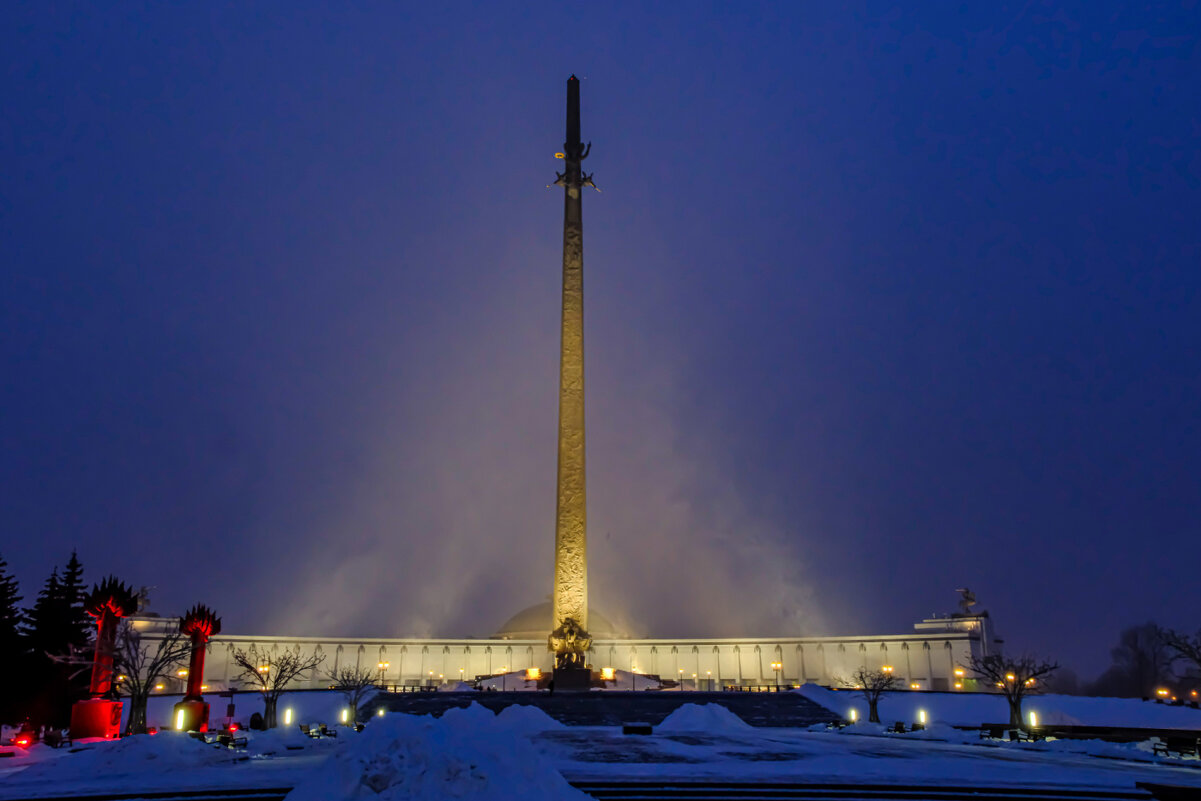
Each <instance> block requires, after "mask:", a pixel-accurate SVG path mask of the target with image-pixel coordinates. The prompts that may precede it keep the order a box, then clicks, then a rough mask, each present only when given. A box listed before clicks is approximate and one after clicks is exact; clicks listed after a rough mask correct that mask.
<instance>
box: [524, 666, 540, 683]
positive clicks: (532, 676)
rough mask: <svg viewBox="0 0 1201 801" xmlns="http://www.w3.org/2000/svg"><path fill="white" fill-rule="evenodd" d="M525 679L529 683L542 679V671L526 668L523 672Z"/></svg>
mask: <svg viewBox="0 0 1201 801" xmlns="http://www.w3.org/2000/svg"><path fill="white" fill-rule="evenodd" d="M525 677H526V678H527V679H529V680H530V681H537V680H538V679H540V678H542V669H541V668H536V667H532V668H527V669H526V671H525Z"/></svg>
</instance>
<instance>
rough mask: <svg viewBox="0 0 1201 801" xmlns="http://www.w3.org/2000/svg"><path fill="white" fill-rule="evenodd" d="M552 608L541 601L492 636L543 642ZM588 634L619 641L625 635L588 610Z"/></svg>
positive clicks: (607, 621)
mask: <svg viewBox="0 0 1201 801" xmlns="http://www.w3.org/2000/svg"><path fill="white" fill-rule="evenodd" d="M553 618H554V607H553V606H552V604H551V602H550V601H543V602H542V603H540V604H534V605H533V606H531V607H527V608H526V609H522V610H521V611H520V612H518V613H517V614H515V615H513V617H511V618H509V619H508V620H506V621H505V623H504V625H502V626H501V627H500V628H499V629H498V630H497V632H496V634H494V635H493V636H494V637H496V638H497V639H500V640H545V639H546V638H547V636H548V635H549V634H550V632H551V628H552V627H551V620H552V619H553ZM588 633H589V634H591V635H592V638H593V639H596V640H621V639H625V637H626V635H625V634H623V633H621V632H619V631H618V630H617V627H616V626H614V625H613V623H612V622H611V621H610V620H609V618H607V617H605V616H604V615H603V614H601V613H600V612H598V611H596V610H595V609H589V610H588Z"/></svg>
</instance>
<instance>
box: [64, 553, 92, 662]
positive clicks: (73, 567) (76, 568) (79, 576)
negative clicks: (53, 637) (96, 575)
mask: <svg viewBox="0 0 1201 801" xmlns="http://www.w3.org/2000/svg"><path fill="white" fill-rule="evenodd" d="M62 592H63V602H64V604H65V608H64V614H65V619H64V626H65V633H66V637H67V643H68V644H69V645H72V646H74V647H76V648H84V647H86V646H87V644H88V643H89V642H91V641H92V635H93V634H94V633H95V632H94V629H95V626H96V623H95V621H94V620H92V618H91V617H90V616H89V615H88V613H87V612H85V611H83V602H84V599H85V598H87V595H88V587H87V585H86V584H84V583H83V565H82V564H80V562H79V556H78V555H77V554H76V553H75V551H71V558H70V560H68V561H67V567H66V569H65V570H63V579H62Z"/></svg>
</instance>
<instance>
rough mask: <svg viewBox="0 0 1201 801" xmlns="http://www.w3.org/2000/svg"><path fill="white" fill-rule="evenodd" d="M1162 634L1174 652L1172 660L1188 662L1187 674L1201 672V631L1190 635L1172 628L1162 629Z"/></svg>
mask: <svg viewBox="0 0 1201 801" xmlns="http://www.w3.org/2000/svg"><path fill="white" fill-rule="evenodd" d="M1160 636H1161V637H1162V638H1163V641H1164V643H1165V644H1166V645H1167V646H1168V648H1169V649H1170V650H1171V652H1172V661H1174V662H1177V661H1178V662H1185V663H1187V664H1188V667H1187V668H1185V672H1186V674H1187V673H1190V672H1191V673H1193V674H1194V677H1195V676H1196V675H1197V674H1201V631H1199V632H1197V634H1196V635H1195V636H1192V637H1190V636H1188V635H1187V634H1181V633H1180V632H1177V631H1173V630H1172V629H1161V630H1160Z"/></svg>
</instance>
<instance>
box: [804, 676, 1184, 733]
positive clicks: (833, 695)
mask: <svg viewBox="0 0 1201 801" xmlns="http://www.w3.org/2000/svg"><path fill="white" fill-rule="evenodd" d="M797 692H800V693H801V694H802V695H804V696H805V697H806V698H808V699H810V700H811V701H816V702H817V703H819V704H821V705H822V706H824V707H825V708H826V709H829V710H830V711H832V712H835V713H837V714H840V715H843V716H844V717H849V716H850V710H852V709H854V710H855V712H856V714H857V715H858V718H859V720H867V701H865V700H864V698H863V693H861V692H859V691H857V690H830V689H827V688H825V687H819V686H818V685H816V684H806V685H805V686H804V687H802V688H801V689H800V690H798V691H797ZM922 711H924V712H925V713H926V720H927V721H928V722H942V723H947V724H950V725H952V726H979V725H980V724H982V723H1007V722H1008V721H1009V707H1008V705H1007V704H1006V703H1005V699H1004V697H1002V696H1000V695H996V694H994V693H934V692H907V691H902V692H895V693H889V694H887V695H885V696H884V697H883V698H881V699H880V720H881V721H883V722H884V723H887V724H891V723H894V722H896V721H902V722H904V723H906V724H907V725H908V724H912V723H916V722H918V721H919V720H920V718H919V714H920V712H922ZM1022 711H1023V714H1028V713H1030V712H1034V713H1035V714H1036V715H1037V719H1038V721H1039V722H1040V723H1043V724H1047V725H1052V724H1057V725H1070V726H1132V727H1137V728H1148V729H1192V730H1201V709H1192V708H1191V707H1187V706H1172V705H1170V704H1158V703H1155V702H1154V701H1141V700H1139V699H1137V698H1090V697H1086V696H1079V695H1032V696H1029V697H1028V698H1027V699H1026V700H1025V702H1024V703H1023V705H1022Z"/></svg>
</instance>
